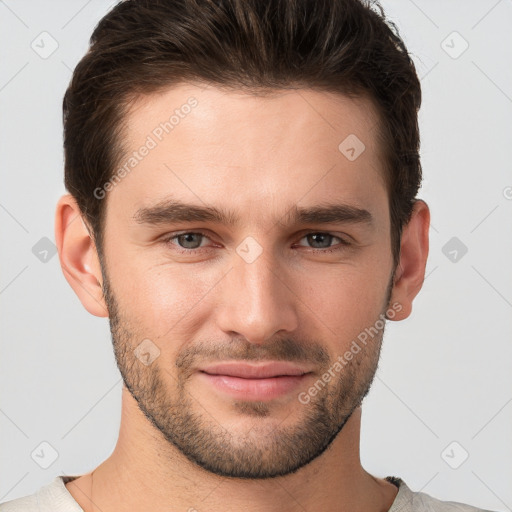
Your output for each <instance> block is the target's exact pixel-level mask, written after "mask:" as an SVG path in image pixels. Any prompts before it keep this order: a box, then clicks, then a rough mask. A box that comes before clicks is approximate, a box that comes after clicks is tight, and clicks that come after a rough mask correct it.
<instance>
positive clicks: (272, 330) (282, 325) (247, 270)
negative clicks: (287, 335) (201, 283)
mask: <svg viewBox="0 0 512 512" xmlns="http://www.w3.org/2000/svg"><path fill="white" fill-rule="evenodd" d="M233 256H234V262H233V269H232V270H231V272H229V273H228V275H227V276H226V279H225V280H224V282H223V283H222V299H223V300H222V301H221V303H222V306H221V307H220V310H218V315H217V322H218V325H219V327H220V328H221V329H222V330H223V331H225V332H231V333H233V332H234V333H238V334H240V335H243V336H244V337H245V338H246V339H247V340H248V341H249V342H252V343H263V342H265V341H266V340H268V339H269V338H271V337H272V336H273V335H275V334H276V333H277V332H279V331H281V330H285V331H293V330H294V329H296V328H297V325H298V321H297V316H296V311H295V302H294V300H293V293H292V292H291V290H290V289H289V288H288V287H287V286H286V285H285V284H284V283H283V281H284V280H285V279H286V273H285V272H281V271H280V265H279V262H278V261H276V259H275V257H274V256H273V255H272V251H271V250H270V249H266V250H263V248H262V247H261V246H259V244H257V242H255V240H254V239H252V240H251V238H250V237H248V239H246V240H245V241H244V242H242V243H241V244H240V246H239V247H238V248H237V253H236V254H234V255H233ZM276 276H279V278H278V277H276Z"/></svg>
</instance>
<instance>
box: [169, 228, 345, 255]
mask: <svg viewBox="0 0 512 512" xmlns="http://www.w3.org/2000/svg"><path fill="white" fill-rule="evenodd" d="M183 235H201V236H203V237H205V238H208V239H210V237H209V236H208V235H207V234H206V233H203V232H202V231H182V232H180V233H177V234H173V235H171V236H167V237H166V238H164V239H163V240H162V242H163V243H164V244H165V245H167V246H169V245H172V246H173V249H174V250H176V251H177V252H179V253H181V254H192V253H197V252H199V250H200V249H204V248H202V247H198V248H197V249H185V248H183V247H179V246H178V245H175V244H173V243H172V241H173V240H175V239H176V238H178V237H180V236H183ZM308 235H330V236H332V237H333V238H337V239H338V240H339V241H340V243H339V244H338V245H337V246H334V247H331V248H327V249H316V248H314V247H311V248H310V252H314V253H324V254H325V253H331V252H336V251H340V250H343V249H344V248H346V247H348V246H350V245H351V243H350V242H347V241H346V240H345V239H343V238H341V237H339V236H336V235H334V234H332V233H329V232H327V231H310V232H308V233H305V234H304V235H303V236H302V237H301V240H302V239H303V238H305V237H307V236H308Z"/></svg>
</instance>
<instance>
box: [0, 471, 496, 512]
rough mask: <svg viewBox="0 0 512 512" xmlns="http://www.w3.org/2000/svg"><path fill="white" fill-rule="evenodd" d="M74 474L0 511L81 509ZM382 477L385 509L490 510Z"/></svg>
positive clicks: (408, 511) (407, 511)
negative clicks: (389, 494)
mask: <svg viewBox="0 0 512 512" xmlns="http://www.w3.org/2000/svg"><path fill="white" fill-rule="evenodd" d="M75 478H78V476H57V477H55V478H54V479H53V481H52V482H50V483H49V484H47V485H45V486H43V487H41V488H40V489H39V490H38V491H37V492H35V493H34V494H31V495H29V496H25V497H23V498H17V499H14V500H10V501H6V502H4V503H0V512H83V509H82V507H80V505H78V503H77V502H76V501H75V500H74V499H73V496H71V494H70V493H69V491H68V490H67V488H66V486H65V485H64V484H66V483H68V482H70V481H72V480H74V479H75ZM386 480H388V481H389V482H391V483H393V484H394V485H396V486H397V487H398V494H397V495H396V497H395V501H393V505H391V508H390V509H389V511H388V512H491V511H489V510H484V509H482V508H476V507H472V506H470V505H465V504H464V503H458V502H454V501H440V500H437V499H435V498H433V497H432V496H430V495H428V494H425V493H423V492H414V491H411V489H409V487H408V486H407V485H406V483H405V482H404V481H403V480H402V479H401V478H398V477H394V476H388V477H386Z"/></svg>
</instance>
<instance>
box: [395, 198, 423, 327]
mask: <svg viewBox="0 0 512 512" xmlns="http://www.w3.org/2000/svg"><path fill="white" fill-rule="evenodd" d="M429 227H430V210H429V207H428V205H427V203H426V202H425V201H423V200H422V199H417V200H416V201H415V203H414V207H413V211H412V215H411V219H410V221H409V222H408V224H407V225H406V226H404V229H403V230H402V239H401V245H400V261H399V264H398V267H397V269H396V273H395V278H394V286H393V291H392V294H391V303H395V302H398V303H400V305H401V306H402V308H401V310H400V311H399V312H397V314H396V315H395V316H394V318H393V320H404V319H405V318H407V317H408V316H409V315H410V314H411V312H412V302H413V300H414V298H415V297H416V295H417V294H418V293H419V291H420V290H421V287H422V286H423V281H424V279H425V268H426V265H427V257H428V250H429Z"/></svg>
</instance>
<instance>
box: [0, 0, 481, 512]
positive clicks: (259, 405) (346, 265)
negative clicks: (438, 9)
mask: <svg viewBox="0 0 512 512" xmlns="http://www.w3.org/2000/svg"><path fill="white" fill-rule="evenodd" d="M420 99H421V92H420V85H419V81H418V78H417V76H416V73H415V70H414V66H413V63H412V61H411V60H410V58H409V56H408V54H407V51H406V49H405V47H404V45H403V42H402V41H401V39H400V38H399V36H398V34H397V33H395V32H394V30H393V29H392V27H391V26H390V25H388V24H387V22H386V20H385V18H384V14H383V13H382V12H381V13H380V14H379V13H378V12H376V11H374V10H372V9H371V8H370V7H368V6H366V5H364V4H363V3H361V2H360V1H356V0H336V1H334V0H324V1H323V0H322V1H321V0H315V1H314V2H307V1H306V0H272V1H266V2H262V1H259V0H250V1H249V0H224V1H220V0H215V1H214V0H210V1H202V2H199V1H197V0H187V1H185V0H181V1H179V0H166V1H164V0H161V1H155V0H151V1H150V0H144V1H142V0H141V1H137V0H132V1H125V2H122V3H120V4H118V5H117V6H116V7H115V8H114V9H113V10H112V11H111V12H110V13H109V14H107V15H106V16H105V17H104V18H103V19H102V20H101V22H100V23H99V25H98V26H97V28H96V29H95V31H94V33H93V35H92V38H91V47H90V49H89V51H88V53H87V54H86V55H85V57H84V58H83V59H82V60H81V61H80V63H79V64H78V66H77V67H76V70H75V72H74V75H73V79H72V81H71V83H70V86H69V88H68V90H67V92H66V95H65V98H64V127H65V140H64V148H65V159H66V163H65V173H66V175H65V180H66V187H67V189H68V191H69V192H70V194H66V195H65V196H63V197H62V198H61V199H60V201H59V203H58V206H57V211H56V224H55V230H56V231H55V232H56V241H57V246H58V250H59V257H60V262H61V266H62V269H63V272H64V275H65V277H66V279H67V280H68V282H69V284H70V285H71V286H72V288H73V290H74V291H75V292H76V294H77V295H78V297H79V299H80V300H81V302H82V304H83V305H84V307H85V308H86V309H87V311H88V312H89V313H91V314H93V315H96V316H100V317H106V316H108V317H109V319H110V328H111V333H112V340H113V346H114V352H115V356H116V360H117V364H118V367H119V370H120V372H121V375H122V377H123V381H124V387H123V397H122V420H121V427H120V435H119V439H118V442H117V445H116V448H115V450H114V452H113V453H112V454H111V456H110V457H109V458H108V459H107V460H106V461H104V462H103V463H102V464H101V465H100V466H98V467H97V468H95V469H94V470H93V471H91V472H90V473H87V474H85V475H80V476H78V475H76V476H72V477H65V476H59V477H57V478H55V480H54V481H53V482H51V483H50V484H48V485H47V486H45V487H43V488H42V489H40V490H39V491H38V493H36V494H34V495H32V496H28V497H25V498H20V499H17V500H12V501H10V502H7V503H4V504H3V505H2V506H0V510H2V512H10V511H18V510H19V511H21V510H23V511H26V512H30V511H32V510H33V511H36V510H39V511H43V510H44V511H50V510H51V511H58V510H66V511H85V512H93V511H101V512H111V511H112V512H113V511H116V512H121V511H128V510H130V511H139V510H140V511H142V510H144V511H146V510H151V511H155V512H159V511H164V510H165V511H170V510H173V511H174V510H188V511H196V510H197V511H207V510H208V511H221V510H222V511H231V510H232V511H235V510H237V511H240V510H243V511H249V512H251V511H256V510H258V511H261V510H265V511H270V512H272V511H280V512H282V511H290V512H291V511H302V510H308V511H313V510H324V511H329V512H331V511H332V512H334V511H351V512H358V511H361V512H362V511H365V512H381V511H391V512H399V511H401V512H406V511H426V510H439V511H452V510H465V511H476V510H478V509H476V508H474V507H471V506H469V505H464V504H460V503H454V502H442V501H439V500H436V499H435V498H433V497H431V496H429V495H427V494H425V493H419V492H413V491H412V490H411V489H410V488H409V487H408V486H407V485H406V483H405V482H404V480H402V479H401V478H398V477H392V476H388V477H386V478H377V477H374V476H373V475H371V474H369V473H368V472H366V471H365V470H364V469H363V467H362V465H361V462H360V457H359V437H360V425H361V404H362V401H363V399H364V397H365V396H366V395H367V394H368V392H369V390H370V387H371V384H372V381H373V378H374V375H375V372H376V369H377V365H378V361H379V354H380V348H381V344H382V339H383V333H384V325H385V321H386V320H388V319H389V320H403V319H405V318H407V317H408V316H409V315H410V313H411V309H412V302H413V299H414V298H415V297H416V295H417V294H418V292H419V291H420V289H421V286H422V282H423V279H424V275H425V266H426V261H427V256H428V229H429V221H430V214H429V209H428V206H427V204H426V203H425V202H424V201H422V200H419V199H417V198H416V193H417V191H418V189H419V185H420V182H421V168H420V163H419V156H418V148H419V134H418V125H417V112H418V109H419V106H420ZM78 218H80V219H81V220H76V219H78ZM91 378H94V368H91Z"/></svg>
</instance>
